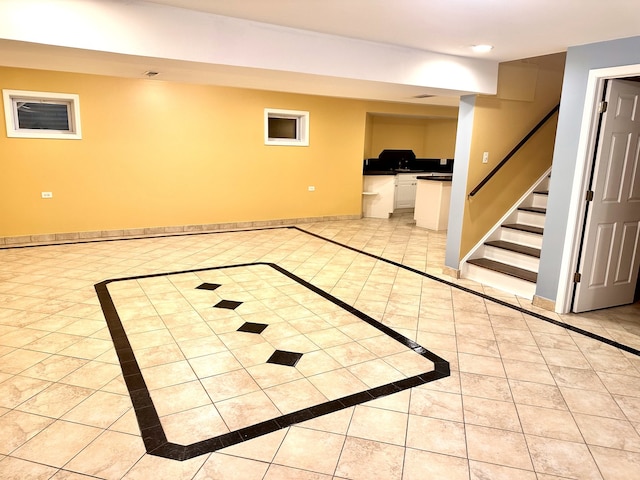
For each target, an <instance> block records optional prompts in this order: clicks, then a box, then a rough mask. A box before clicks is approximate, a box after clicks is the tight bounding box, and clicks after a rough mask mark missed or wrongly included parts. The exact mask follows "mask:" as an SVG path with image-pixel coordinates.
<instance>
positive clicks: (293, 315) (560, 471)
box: [0, 216, 640, 480]
mask: <svg viewBox="0 0 640 480" xmlns="http://www.w3.org/2000/svg"><path fill="white" fill-rule="evenodd" d="M444 242H445V237H444V235H443V234H439V233H434V232H428V231H426V230H422V229H418V228H416V227H415V226H414V225H412V222H411V219H410V218H409V217H406V216H399V217H394V218H392V219H390V220H388V221H386V220H373V219H363V220H356V221H340V222H323V223H314V224H304V225H301V226H300V227H299V228H274V229H265V230H254V231H240V232H226V233H214V234H201V235H186V236H173V237H156V238H147V239H136V240H124V241H119V240H115V241H105V242H94V243H77V244H68V245H54V246H39V247H29V248H7V249H0V439H2V440H0V478H3V479H22V478H28V479H55V480H61V479H65V480H66V479H68V480H76V479H77V480H79V479H89V478H102V479H121V478H122V479H150V478H153V479H154V480H160V479H172V480H173V479H196V480H203V479H236V478H237V479H243V480H253V479H264V480H274V479H296V480H300V479H302V480H306V479H317V480H324V479H326V480H329V479H363V480H364V479H367V480H369V479H385V480H394V479H398V480H401V479H402V480H409V479H432V478H433V479H451V480H457V479H467V480H480V479H482V480H487V479H491V480H493V479H496V480H501V479H509V480H519V479H523V480H529V479H531V480H534V479H539V480H552V479H555V480H559V479H581V480H582V479H606V480H612V479H625V480H628V479H632V478H639V477H640V356H638V353H640V352H638V349H640V305H639V304H635V305H631V306H626V307H619V308H615V309H609V310H603V311H600V312H592V313H588V314H583V315H563V316H558V315H556V314H553V313H551V312H546V311H541V310H535V309H532V307H531V305H530V304H529V303H528V302H527V301H526V300H523V299H519V298H516V297H513V296H509V295H505V294H504V293H502V292H498V291H495V290H491V289H489V288H486V287H483V286H482V285H478V284H473V283H471V282H467V281H456V282H454V281H452V280H451V279H450V278H448V277H443V276H442V275H441V269H442V266H443V259H444ZM363 252H364V253H363ZM438 278H442V279H444V280H445V281H444V282H441V281H438ZM96 285H98V287H97V288H96ZM494 299H495V300H494ZM509 305H513V308H512V307H510V306H509ZM523 307H524V309H526V310H528V311H530V313H526V311H524V310H523ZM542 317H546V318H548V319H550V320H551V322H550V321H545V320H544V318H542ZM277 352H281V353H277ZM282 352H284V353H282ZM274 353H276V354H275V355H274ZM123 372H124V374H123ZM141 432H142V434H141ZM148 452H152V453H151V454H150V453H148Z"/></svg>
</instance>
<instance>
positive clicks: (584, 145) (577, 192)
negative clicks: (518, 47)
mask: <svg viewBox="0 0 640 480" xmlns="http://www.w3.org/2000/svg"><path fill="white" fill-rule="evenodd" d="M638 74H640V64H636V65H623V66H619V67H609V68H598V69H593V70H590V71H589V77H588V81H587V90H586V93H585V103H584V111H583V114H582V123H581V127H580V138H579V140H578V150H577V155H576V157H577V161H576V166H575V170H574V171H575V174H574V176H573V181H572V183H571V185H573V189H572V191H571V200H570V203H569V214H568V218H569V219H571V218H573V219H574V221H573V225H572V226H571V225H570V226H571V227H572V228H569V229H567V235H566V237H565V241H564V245H563V247H562V260H561V263H560V273H559V279H560V281H559V283H558V292H557V295H556V313H567V312H569V311H570V309H571V300H572V296H573V273H574V272H575V271H576V269H577V267H578V265H577V264H578V255H579V253H580V252H579V249H580V240H581V238H580V235H581V229H582V222H583V220H584V213H585V208H586V207H585V202H584V201H583V200H584V192H585V191H586V186H587V182H588V181H589V174H590V171H591V168H590V166H591V162H592V159H593V155H594V149H595V142H596V135H597V133H598V132H597V126H598V123H597V117H598V114H597V105H598V103H599V102H600V98H601V97H602V91H603V89H604V81H605V80H606V79H611V78H620V77H628V76H633V75H638Z"/></svg>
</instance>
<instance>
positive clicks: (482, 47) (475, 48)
mask: <svg viewBox="0 0 640 480" xmlns="http://www.w3.org/2000/svg"><path fill="white" fill-rule="evenodd" d="M471 50H473V51H474V52H476V53H487V52H490V51H491V50H493V45H471Z"/></svg>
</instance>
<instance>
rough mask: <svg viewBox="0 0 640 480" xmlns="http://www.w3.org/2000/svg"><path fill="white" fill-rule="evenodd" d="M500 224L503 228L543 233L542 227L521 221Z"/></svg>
mask: <svg viewBox="0 0 640 480" xmlns="http://www.w3.org/2000/svg"><path fill="white" fill-rule="evenodd" d="M502 226H503V227H504V228H511V229H513V230H521V231H523V232H529V233H537V234H538V235H542V234H543V233H544V229H543V228H541V227H534V226H533V225H525V224H523V223H503V224H502Z"/></svg>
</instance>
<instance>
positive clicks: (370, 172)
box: [362, 169, 433, 175]
mask: <svg viewBox="0 0 640 480" xmlns="http://www.w3.org/2000/svg"><path fill="white" fill-rule="evenodd" d="M427 172H433V170H408V169H407V170H405V169H397V170H366V171H364V172H362V175H397V174H399V173H427Z"/></svg>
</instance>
